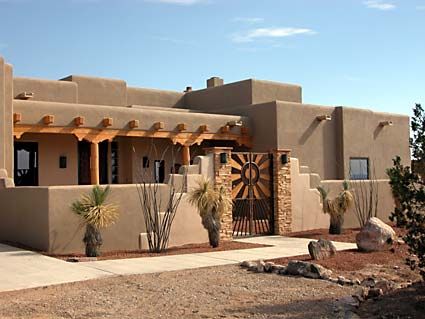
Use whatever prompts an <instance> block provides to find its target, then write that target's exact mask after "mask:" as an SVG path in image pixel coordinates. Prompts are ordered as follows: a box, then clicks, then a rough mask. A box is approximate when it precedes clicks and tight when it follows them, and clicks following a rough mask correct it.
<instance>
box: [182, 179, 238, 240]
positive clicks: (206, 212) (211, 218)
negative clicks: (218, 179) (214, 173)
mask: <svg viewBox="0 0 425 319" xmlns="http://www.w3.org/2000/svg"><path fill="white" fill-rule="evenodd" d="M189 202H190V203H191V204H192V205H194V206H196V207H197V208H198V211H199V214H200V216H201V219H202V225H203V226H204V228H205V229H206V230H207V231H208V239H209V242H210V246H211V247H213V248H216V247H218V246H219V244H220V228H221V221H220V220H221V216H222V215H223V213H225V212H226V211H228V210H229V209H231V207H232V200H231V199H230V197H229V196H228V195H227V194H226V191H225V188H224V187H220V188H219V189H215V188H214V187H213V186H212V185H211V183H210V182H209V180H207V179H202V180H200V181H199V182H198V187H196V188H194V189H193V190H192V191H191V192H190V193H189Z"/></svg>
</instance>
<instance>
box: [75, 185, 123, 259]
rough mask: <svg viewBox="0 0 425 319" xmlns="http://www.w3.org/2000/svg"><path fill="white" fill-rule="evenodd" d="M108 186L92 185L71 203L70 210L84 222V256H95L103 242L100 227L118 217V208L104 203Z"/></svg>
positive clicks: (97, 254)
mask: <svg viewBox="0 0 425 319" xmlns="http://www.w3.org/2000/svg"><path fill="white" fill-rule="evenodd" d="M110 191H111V189H110V187H109V186H106V187H105V188H102V187H100V186H94V187H93V188H92V191H91V192H90V193H89V194H84V195H82V196H81V199H80V200H77V201H75V202H74V203H72V211H73V212H74V213H75V214H77V215H78V216H80V217H81V218H82V219H83V221H84V223H85V224H86V232H85V235H84V238H83V241H84V243H85V245H86V256H87V257H97V256H99V255H100V251H99V248H100V246H101V245H102V243H103V240H102V235H101V233H100V229H101V228H106V227H108V226H110V225H112V224H113V223H115V221H116V220H117V219H118V209H117V207H116V206H115V205H113V204H106V200H107V198H108V196H109V194H110Z"/></svg>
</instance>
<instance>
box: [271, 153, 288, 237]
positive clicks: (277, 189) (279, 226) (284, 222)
mask: <svg viewBox="0 0 425 319" xmlns="http://www.w3.org/2000/svg"><path fill="white" fill-rule="evenodd" d="M284 154H286V156H287V159H288V162H287V163H286V164H282V155H284ZM273 193H274V203H273V204H274V234H275V235H284V234H286V233H289V232H291V229H292V200H291V151H290V150H280V149H277V150H273Z"/></svg>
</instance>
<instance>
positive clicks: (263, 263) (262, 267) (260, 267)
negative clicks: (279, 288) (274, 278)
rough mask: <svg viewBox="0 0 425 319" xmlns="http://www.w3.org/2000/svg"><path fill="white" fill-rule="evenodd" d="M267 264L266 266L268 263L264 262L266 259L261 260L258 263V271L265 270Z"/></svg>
mask: <svg viewBox="0 0 425 319" xmlns="http://www.w3.org/2000/svg"><path fill="white" fill-rule="evenodd" d="M265 266H266V263H265V262H264V260H260V261H259V262H258V263H257V272H264V270H265Z"/></svg>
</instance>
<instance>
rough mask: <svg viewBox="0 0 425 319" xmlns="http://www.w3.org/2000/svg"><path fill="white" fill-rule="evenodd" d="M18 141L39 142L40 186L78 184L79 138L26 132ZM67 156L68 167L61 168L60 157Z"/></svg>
mask: <svg viewBox="0 0 425 319" xmlns="http://www.w3.org/2000/svg"><path fill="white" fill-rule="evenodd" d="M16 141H18V142H37V143H38V152H39V155H38V156H39V157H38V164H39V169H38V175H39V185H40V186H51V185H77V184H78V140H77V138H76V137H75V136H73V135H65V134H31V133H30V134H24V135H23V136H22V138H21V139H19V140H16ZM60 156H66V157H67V168H59V157H60Z"/></svg>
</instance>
